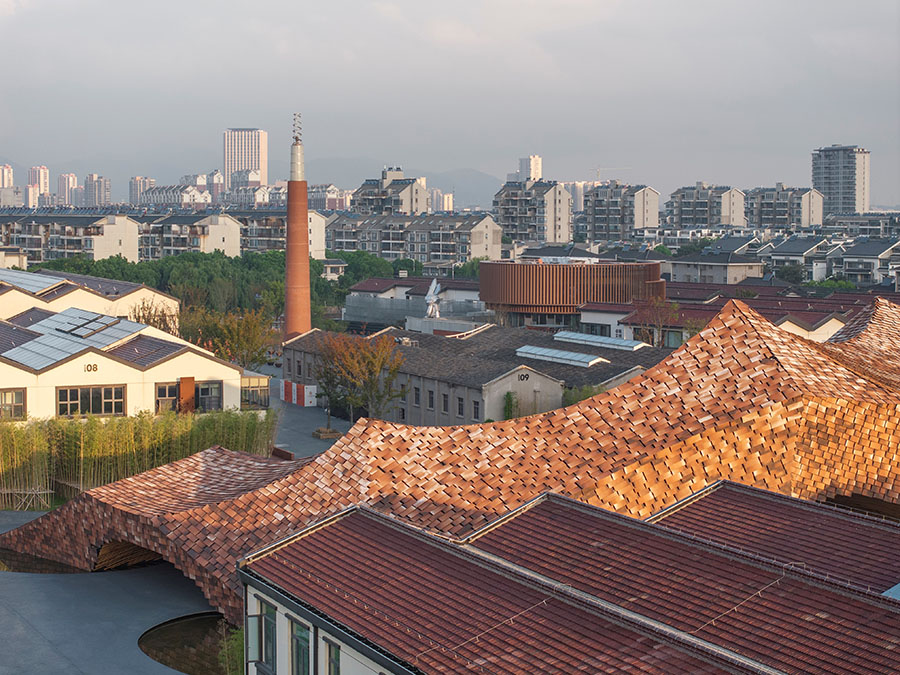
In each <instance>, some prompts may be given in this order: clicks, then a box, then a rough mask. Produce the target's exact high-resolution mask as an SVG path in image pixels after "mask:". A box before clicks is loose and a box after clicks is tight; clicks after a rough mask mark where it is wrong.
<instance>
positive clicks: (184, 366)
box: [0, 308, 268, 420]
mask: <svg viewBox="0 0 900 675" xmlns="http://www.w3.org/2000/svg"><path fill="white" fill-rule="evenodd" d="M0 379H2V381H3V388H2V389H0V417H2V418H4V419H9V420H22V419H26V418H47V417H79V416H83V415H88V414H90V415H98V416H122V415H135V414H137V413H139V412H141V411H145V410H149V411H151V412H163V411H166V410H180V411H192V410H200V411H209V410H221V409H227V408H240V407H241V401H242V388H243V384H244V382H243V377H242V370H241V368H240V367H238V366H236V365H234V364H232V363H228V362H226V361H222V360H220V359H218V358H216V357H215V356H214V355H213V354H212V353H210V352H208V351H206V350H204V349H201V348H199V347H196V346H194V345H192V344H190V343H189V342H186V341H185V340H182V339H180V338H177V337H175V336H173V335H170V334H168V333H165V332H163V331H161V330H158V329H156V328H153V327H151V326H147V325H144V324H140V323H136V322H134V321H129V320H128V319H120V318H117V317H115V316H109V315H104V314H99V313H97V312H89V311H85V310H82V309H74V308H70V309H66V310H64V311H62V312H59V313H54V312H49V311H47V310H44V309H36V308H35V309H29V310H26V311H25V312H22V313H20V314H18V315H16V316H13V317H10V319H9V320H8V321H0ZM263 379H264V380H266V381H265V383H264V385H262V384H260V382H259V376H254V377H252V378H250V379H248V391H247V395H246V396H245V398H246V400H247V401H248V402H250V401H256V402H257V403H259V402H261V401H263V400H264V402H265V403H266V406H267V405H268V379H267V378H263ZM249 389H253V390H254V394H253V395H252V396H251V395H250V394H251V392H250V391H249ZM260 394H263V395H264V396H265V399H260V397H259V396H260Z"/></svg>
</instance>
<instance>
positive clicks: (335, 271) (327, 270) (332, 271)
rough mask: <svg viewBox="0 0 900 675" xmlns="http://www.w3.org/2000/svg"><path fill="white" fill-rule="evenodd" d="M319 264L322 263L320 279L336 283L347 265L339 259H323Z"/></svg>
mask: <svg viewBox="0 0 900 675" xmlns="http://www.w3.org/2000/svg"><path fill="white" fill-rule="evenodd" d="M319 262H320V263H322V277H323V278H324V279H327V280H328V281H337V280H338V279H340V278H341V275H342V274H343V273H344V270H345V269H347V263H345V262H344V261H343V260H341V259H340V258H325V259H324V260H320V261H319Z"/></svg>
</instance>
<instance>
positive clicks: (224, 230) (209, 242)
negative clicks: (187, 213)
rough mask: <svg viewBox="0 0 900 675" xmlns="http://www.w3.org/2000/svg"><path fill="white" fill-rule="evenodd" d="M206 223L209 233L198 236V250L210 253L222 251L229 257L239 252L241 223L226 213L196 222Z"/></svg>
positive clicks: (237, 254)
mask: <svg viewBox="0 0 900 675" xmlns="http://www.w3.org/2000/svg"><path fill="white" fill-rule="evenodd" d="M197 224H198V225H207V226H208V227H209V234H208V235H207V236H205V237H200V251H201V252H203V253H212V252H213V251H222V252H223V253H224V254H225V255H227V256H228V257H229V258H233V257H235V256H239V255H240V254H241V224H240V223H239V222H238V221H237V220H235V219H234V218H232V217H231V216H226V215H213V216H209V217H208V218H204V219H203V220H201V221H199V222H198V223H197Z"/></svg>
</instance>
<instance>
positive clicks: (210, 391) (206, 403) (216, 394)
mask: <svg viewBox="0 0 900 675" xmlns="http://www.w3.org/2000/svg"><path fill="white" fill-rule="evenodd" d="M194 407H195V408H196V409H197V410H198V411H199V412H209V411H210V410H221V409H222V380H214V381H209V382H197V383H196V384H195V385H194Z"/></svg>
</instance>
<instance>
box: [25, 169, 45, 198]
mask: <svg viewBox="0 0 900 675" xmlns="http://www.w3.org/2000/svg"><path fill="white" fill-rule="evenodd" d="M28 184H29V185H37V189H38V194H39V195H46V194H50V169H48V168H47V167H46V166H43V165H41V166H33V167H31V168H30V169H28Z"/></svg>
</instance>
